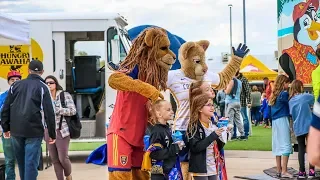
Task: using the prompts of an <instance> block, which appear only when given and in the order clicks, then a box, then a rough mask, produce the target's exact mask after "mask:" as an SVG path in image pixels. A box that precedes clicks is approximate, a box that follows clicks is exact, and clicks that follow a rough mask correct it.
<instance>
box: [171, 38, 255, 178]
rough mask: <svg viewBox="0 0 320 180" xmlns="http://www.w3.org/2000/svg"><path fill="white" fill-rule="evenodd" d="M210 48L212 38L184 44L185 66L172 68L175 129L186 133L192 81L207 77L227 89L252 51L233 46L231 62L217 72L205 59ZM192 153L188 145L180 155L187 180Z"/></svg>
mask: <svg viewBox="0 0 320 180" xmlns="http://www.w3.org/2000/svg"><path fill="white" fill-rule="evenodd" d="M208 47H209V41H206V40H201V41H198V42H186V43H184V44H183V45H182V46H181V47H180V49H179V61H180V63H181V69H177V70H171V71H169V75H168V82H167V87H168V88H169V89H170V91H171V94H172V95H173V97H174V99H175V101H176V104H177V111H176V115H175V119H174V126H173V129H174V130H175V131H180V132H182V134H184V135H185V133H186V130H187V127H188V123H189V119H190V112H189V109H190V107H189V87H190V85H191V83H192V82H194V81H197V80H203V81H205V82H207V83H210V84H211V86H212V87H213V88H215V89H217V90H218V89H223V88H225V87H226V86H227V84H228V83H229V81H230V80H231V79H232V78H233V76H234V75H235V74H236V72H237V71H238V70H239V68H240V64H241V62H242V58H243V57H244V56H245V55H246V54H247V53H248V52H249V49H247V46H246V45H241V44H240V45H239V47H238V48H237V50H235V49H234V48H233V56H232V58H231V61H230V62H229V63H228V64H227V66H226V67H225V68H224V69H223V71H222V72H220V73H214V72H209V71H208V66H207V65H206V62H205V52H206V50H207V48H208ZM184 138H185V139H184V141H185V144H188V143H187V139H186V138H187V137H186V136H184ZM188 152H189V147H188V145H187V146H186V148H184V149H183V150H182V151H181V152H180V154H179V156H180V161H181V164H182V172H183V176H184V179H185V180H186V179H188V178H187V177H188V165H189V163H188ZM189 178H190V177H189Z"/></svg>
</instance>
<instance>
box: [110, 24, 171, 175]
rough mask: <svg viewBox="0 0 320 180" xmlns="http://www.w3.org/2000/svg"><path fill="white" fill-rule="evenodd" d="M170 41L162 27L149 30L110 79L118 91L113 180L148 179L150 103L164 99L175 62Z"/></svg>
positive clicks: (112, 127)
mask: <svg viewBox="0 0 320 180" xmlns="http://www.w3.org/2000/svg"><path fill="white" fill-rule="evenodd" d="M169 46H170V41H169V39H168V36H167V33H166V31H165V30H163V29H161V28H148V29H146V30H144V31H143V32H141V34H140V35H139V36H138V37H137V38H136V39H135V40H134V42H133V45H132V47H131V49H130V52H129V54H128V56H127V57H126V59H125V60H124V62H123V63H122V64H121V65H120V68H125V69H127V70H128V71H127V72H128V73H123V72H115V73H114V74H112V75H111V76H110V78H109V85H110V87H111V88H113V89H115V90H118V93H117V98H116V103H115V107H114V111H113V114H112V117H111V122H110V127H109V129H108V133H107V144H108V170H109V179H110V180H148V179H149V178H150V176H149V173H148V172H145V171H141V170H140V169H141V164H142V159H143V154H144V151H143V148H144V144H143V136H144V133H145V130H146V125H147V121H148V109H147V108H146V104H147V103H148V101H149V100H151V102H154V101H156V100H157V99H158V98H159V97H161V98H163V96H162V95H161V93H160V90H166V89H167V85H166V82H167V79H168V71H169V69H170V68H171V66H172V64H174V62H175V59H176V57H175V55H174V53H173V52H172V51H171V50H169Z"/></svg>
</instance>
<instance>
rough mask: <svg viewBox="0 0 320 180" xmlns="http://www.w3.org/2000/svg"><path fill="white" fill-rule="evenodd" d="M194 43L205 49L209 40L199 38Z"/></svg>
mask: <svg viewBox="0 0 320 180" xmlns="http://www.w3.org/2000/svg"><path fill="white" fill-rule="evenodd" d="M196 43H197V44H199V45H200V46H201V47H202V48H203V50H204V51H206V50H207V49H208V47H209V44H210V42H209V41H207V40H200V41H198V42H196Z"/></svg>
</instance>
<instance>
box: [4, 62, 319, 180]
mask: <svg viewBox="0 0 320 180" xmlns="http://www.w3.org/2000/svg"><path fill="white" fill-rule="evenodd" d="M43 72H44V71H43V65H42V63H41V62H40V61H37V60H34V61H31V62H30V64H29V76H28V77H27V78H26V79H24V80H21V74H20V73H19V72H17V71H11V72H9V73H8V84H9V85H10V89H9V90H8V91H6V92H4V93H3V94H1V95H0V108H1V109H0V110H1V126H2V129H3V133H2V142H3V149H4V155H5V164H6V170H5V171H6V172H5V173H6V179H8V180H10V179H15V178H16V175H15V171H14V169H15V162H16V161H17V163H18V168H19V173H20V177H21V179H22V180H23V179H26V180H35V179H37V176H38V170H37V168H38V166H39V159H40V153H41V142H42V140H43V139H44V140H45V141H46V143H47V146H48V149H49V152H50V157H51V160H52V162H53V165H54V170H55V173H56V177H57V179H58V180H63V179H65V178H66V179H67V180H71V179H72V177H71V162H70V160H69V158H68V150H69V143H70V132H69V128H68V124H67V122H66V120H65V117H67V116H73V115H75V114H76V108H75V104H74V102H73V99H72V96H71V95H70V94H69V93H67V92H65V91H63V89H62V87H61V86H60V85H59V82H58V80H57V79H56V78H55V77H54V76H47V77H46V78H45V79H42V78H41V75H42V74H43ZM289 84H291V85H290V88H289ZM303 89H304V85H303V83H302V82H301V81H299V80H294V81H292V82H291V81H290V79H289V78H288V77H287V76H286V75H283V74H281V75H279V76H278V77H277V78H276V80H275V81H269V80H268V79H267V78H265V79H264V91H263V92H262V93H261V92H259V89H258V88H257V87H256V86H253V87H252V90H251V88H250V86H249V83H248V80H247V79H246V78H245V77H244V76H243V75H242V74H241V73H239V72H238V73H237V74H236V76H235V77H234V78H233V79H232V80H231V81H230V82H229V84H228V85H227V87H226V88H225V89H223V90H220V91H219V92H218V93H217V95H216V94H215V91H214V90H213V89H212V88H211V85H210V84H209V83H207V82H205V81H195V82H192V83H191V85H190V87H189V91H188V92H186V93H188V94H189V106H188V107H190V109H189V111H190V112H188V115H189V116H190V121H189V122H187V128H186V131H185V132H180V131H175V130H174V127H170V125H169V124H168V121H170V120H172V119H173V116H174V112H173V110H172V106H171V103H170V102H168V101H166V100H158V101H156V102H155V103H153V104H152V105H151V106H150V108H149V113H150V121H149V126H148V128H147V131H146V135H147V136H148V137H149V139H148V140H147V141H146V142H145V145H146V146H145V155H144V163H143V167H142V169H144V170H149V171H151V179H153V180H157V179H159V180H160V179H165V178H168V176H173V175H177V176H181V177H182V176H183V177H184V178H185V179H187V177H193V178H194V179H195V180H215V179H217V177H219V179H226V178H227V170H226V168H225V165H224V163H225V159H224V158H225V157H224V151H223V147H224V145H225V143H226V142H227V139H228V135H229V134H230V137H231V138H230V139H231V140H248V136H249V126H250V123H249V118H248V115H247V107H249V108H251V116H252V121H253V122H254V125H259V124H260V122H264V123H265V127H269V126H272V153H273V155H274V156H275V157H276V164H277V171H278V174H277V176H278V177H282V178H291V177H292V175H291V174H289V173H288V169H287V168H288V160H289V157H290V154H292V153H293V152H292V145H291V130H292V131H293V133H294V135H295V136H296V139H297V142H298V151H299V152H298V162H299V174H298V175H299V178H304V177H306V176H308V177H314V176H315V165H319V162H318V161H316V160H314V159H317V157H318V156H316V155H315V153H311V155H310V157H313V158H312V159H313V160H312V161H310V163H311V164H310V165H309V171H308V174H307V173H306V168H305V163H304V162H305V153H306V141H307V139H308V137H309V136H308V133H309V129H310V126H311V130H310V133H311V132H312V131H313V132H312V133H314V134H316V133H317V132H318V131H319V130H318V129H319V127H320V126H319V124H320V123H319V122H318V121H319V120H318V119H317V117H318V116H319V114H320V113H319V112H320V111H319V107H320V106H319V104H320V103H319V102H316V103H315V102H314V101H315V98H314V96H313V95H311V94H308V93H304V92H303ZM62 94H63V99H64V102H62V101H61V95H62ZM213 99H216V100H217V102H218V105H219V108H218V109H219V112H216V111H218V109H216V108H215V106H214V101H213ZM318 101H319V100H318ZM62 104H65V105H66V106H62ZM314 104H315V106H314V107H313V105H314ZM312 107H313V108H314V109H315V110H316V111H315V115H314V116H313V114H312ZM318 111H319V112H318ZM317 112H318V114H317ZM240 116H242V119H243V120H242V121H241V118H240ZM221 119H227V120H228V123H227V124H223V123H221V121H220V120H221ZM290 119H292V120H293V125H292V127H291V124H290ZM238 132H239V134H240V136H239V137H238V136H237V134H238ZM179 133H180V135H179ZM172 134H173V135H172ZM317 137H319V136H317V135H315V136H314V137H313V138H317ZM312 144H313V143H312ZM309 148H312V147H309ZM313 148H316V147H313ZM310 152H314V150H313V151H310ZM315 156H316V158H314V157H315ZM148 159H149V160H148ZM150 159H152V161H151V160H150ZM188 162H192V163H190V164H189V163H188ZM150 165H151V166H150ZM183 167H187V168H183ZM181 169H182V172H181ZM180 172H181V173H180Z"/></svg>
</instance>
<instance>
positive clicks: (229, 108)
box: [225, 77, 248, 140]
mask: <svg viewBox="0 0 320 180" xmlns="http://www.w3.org/2000/svg"><path fill="white" fill-rule="evenodd" d="M241 89H242V83H241V81H240V80H239V79H237V78H235V77H234V78H233V79H232V80H231V81H230V82H229V84H228V86H227V88H226V90H225V92H226V117H228V118H229V124H231V126H233V131H232V130H231V140H236V139H238V138H237V130H236V129H235V128H237V129H238V130H239V133H240V137H239V139H240V140H247V139H248V137H246V136H245V132H244V128H243V124H242V122H241V119H240V93H241Z"/></svg>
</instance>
